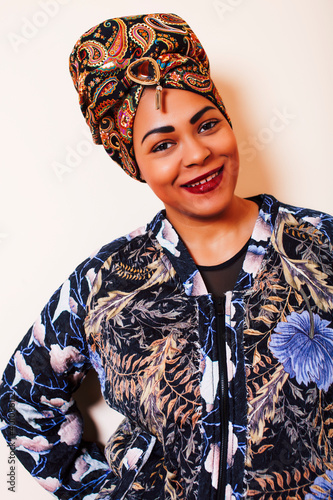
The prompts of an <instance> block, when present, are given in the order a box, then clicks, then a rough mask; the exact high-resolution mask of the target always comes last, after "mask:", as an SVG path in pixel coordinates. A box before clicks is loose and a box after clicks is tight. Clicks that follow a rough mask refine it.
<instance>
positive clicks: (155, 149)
mask: <svg viewBox="0 0 333 500" xmlns="http://www.w3.org/2000/svg"><path fill="white" fill-rule="evenodd" d="M170 147H171V142H167V141H164V142H160V143H159V144H157V145H156V146H154V147H153V149H152V152H153V153H157V152H158V151H165V150H166V149H169V148H170Z"/></svg>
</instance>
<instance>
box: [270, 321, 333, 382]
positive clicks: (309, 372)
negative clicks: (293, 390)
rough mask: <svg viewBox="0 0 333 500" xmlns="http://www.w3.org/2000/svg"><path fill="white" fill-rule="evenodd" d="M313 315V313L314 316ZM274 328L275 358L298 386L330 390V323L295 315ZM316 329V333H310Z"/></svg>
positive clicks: (332, 365)
mask: <svg viewBox="0 0 333 500" xmlns="http://www.w3.org/2000/svg"><path fill="white" fill-rule="evenodd" d="M311 314H312V313H311ZM286 320H287V321H286V322H280V323H278V324H277V326H276V328H275V329H274V331H275V332H277V333H273V334H272V336H271V340H270V343H269V347H270V350H271V351H272V353H273V354H274V356H275V357H276V358H277V359H278V360H279V361H280V362H281V363H282V364H283V366H284V369H285V371H286V372H288V373H289V374H290V376H291V377H296V380H297V382H298V383H299V384H302V383H303V384H305V385H309V383H310V382H315V383H316V384H317V386H318V388H319V389H323V390H324V391H328V389H329V386H330V385H331V383H332V379H333V329H332V328H328V325H329V324H330V322H329V321H326V320H324V319H321V318H320V316H319V315H318V314H313V325H311V316H310V314H309V312H308V311H303V312H302V313H301V314H298V313H296V312H292V313H291V315H290V316H287V318H286ZM311 330H313V331H311Z"/></svg>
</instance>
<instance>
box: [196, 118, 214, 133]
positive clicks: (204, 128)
mask: <svg viewBox="0 0 333 500" xmlns="http://www.w3.org/2000/svg"><path fill="white" fill-rule="evenodd" d="M216 124H217V120H209V121H207V122H205V123H203V124H202V125H201V127H200V128H199V132H206V131H207V130H210V129H212V128H214V127H215V125H216Z"/></svg>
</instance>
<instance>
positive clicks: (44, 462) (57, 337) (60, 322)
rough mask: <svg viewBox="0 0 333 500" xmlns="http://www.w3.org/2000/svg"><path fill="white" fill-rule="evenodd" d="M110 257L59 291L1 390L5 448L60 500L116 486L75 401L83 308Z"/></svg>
mask: <svg viewBox="0 0 333 500" xmlns="http://www.w3.org/2000/svg"><path fill="white" fill-rule="evenodd" d="M106 254H107V250H106V249H105V250H104V251H103V250H102V251H101V252H99V254H97V255H96V256H95V257H94V258H92V259H89V260H87V261H85V262H84V263H83V264H81V265H80V266H79V267H78V268H77V269H76V270H75V272H74V273H73V274H72V275H71V276H70V278H69V279H68V280H67V281H66V282H65V283H64V284H63V285H62V286H61V287H60V288H59V289H58V290H57V291H56V293H55V294H54V295H53V296H52V298H51V299H50V301H49V302H48V304H47V305H46V306H45V308H44V309H43V311H42V313H41V315H40V317H39V318H38V319H37V321H36V322H35V323H34V325H33V326H32V328H31V329H30V330H29V331H28V333H27V335H26V336H25V337H24V339H23V340H22V342H21V343H20V345H19V346H18V348H17V350H16V352H15V353H14V355H13V356H12V358H11V360H10V362H9V364H8V366H7V368H6V370H5V373H4V375H3V380H2V384H1V386H0V417H1V419H2V420H3V422H2V432H3V434H4V436H5V438H6V440H7V442H8V443H9V445H10V447H11V449H13V450H14V449H15V453H16V454H17V457H18V458H19V460H20V461H21V462H22V463H23V465H24V466H25V467H26V468H27V469H28V470H29V472H30V473H31V474H32V476H33V477H35V478H36V479H37V481H38V482H39V483H40V484H41V485H42V486H43V487H44V488H46V489H47V490H48V491H50V492H53V493H54V494H55V495H56V496H57V497H59V498H62V499H63V498H74V497H75V498H85V497H89V495H93V493H97V492H99V491H100V490H101V488H102V487H103V485H108V486H109V487H110V483H111V482H112V477H111V472H110V469H109V467H108V465H107V463H106V460H105V457H104V455H103V453H102V452H101V451H100V450H99V448H98V447H97V445H96V444H94V443H87V442H83V441H82V439H81V436H82V430H83V423H82V418H81V415H80V413H79V411H78V409H77V407H76V404H75V402H74V400H73V397H72V393H73V392H74V391H75V390H76V389H77V388H78V386H79V385H80V383H81V381H82V379H83V378H84V376H85V374H86V372H87V371H88V370H89V369H90V368H91V363H90V359H89V352H88V347H87V343H86V341H85V335H84V326H83V325H84V318H85V315H86V301H87V298H88V296H89V293H90V289H91V284H92V282H93V279H94V277H95V275H96V272H97V271H98V269H99V267H100V266H101V265H102V264H103V262H104V260H105V255H106ZM113 479H115V478H113ZM94 497H95V495H93V496H91V497H89V499H91V498H94Z"/></svg>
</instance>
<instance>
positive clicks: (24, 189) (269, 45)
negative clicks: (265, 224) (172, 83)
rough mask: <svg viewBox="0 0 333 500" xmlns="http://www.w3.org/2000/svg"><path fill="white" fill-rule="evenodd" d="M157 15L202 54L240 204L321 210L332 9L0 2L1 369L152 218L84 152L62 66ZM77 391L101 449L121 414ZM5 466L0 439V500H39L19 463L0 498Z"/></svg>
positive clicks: (325, 198) (332, 108)
mask: <svg viewBox="0 0 333 500" xmlns="http://www.w3.org/2000/svg"><path fill="white" fill-rule="evenodd" d="M121 4H122V5H121ZM139 4H140V7H139V8H138V5H139ZM158 11H160V12H174V13H177V14H179V15H181V16H183V17H184V18H185V19H186V20H187V21H188V23H189V24H190V25H191V26H192V28H193V29H194V31H195V32H196V33H197V35H198V36H199V38H200V39H201V41H202V43H203V45H204V47H205V49H206V51H207V52H208V54H209V57H210V60H211V66H212V73H213V76H214V79H215V81H216V83H217V85H218V87H219V89H220V91H221V94H222V96H223V98H224V100H225V103H226V106H227V109H228V111H229V114H230V115H231V118H232V121H233V124H234V129H235V132H236V135H237V137H238V140H239V144H240V150H241V176H240V180H239V187H238V193H239V194H241V195H244V196H247V195H252V194H256V193H258V192H263V191H265V192H269V193H271V194H273V195H275V196H277V197H278V198H280V199H281V200H282V201H286V202H290V203H294V204H297V205H304V206H311V207H313V208H316V209H318V210H322V211H326V212H331V213H333V199H332V195H331V191H332V178H333V174H332V135H333V134H332V132H333V125H332V124H333V120H332V116H333V104H332V98H331V92H332V88H333V74H332V73H333V70H332V60H333V43H332V42H333V40H332V38H333V35H332V19H333V3H332V0H318V1H315V0H271V1H267V0H216V1H214V0H205V1H204V2H203V1H197V0H182V1H179V0H168V1H166V0H165V1H163V0H151V1H150V0H148V1H142V2H141V3H139V2H138V1H137V0H126V1H124V2H116V1H112V0H94V1H92V0H16V1H14V2H6V3H5V2H2V6H1V8H0V14H1V15H0V24H1V38H0V44H1V54H2V61H1V79H0V85H1V104H0V106H1V115H2V119H1V182H0V189H1V196H0V208H1V211H0V214H1V217H0V256H1V292H0V293H1V297H0V304H1V305H0V312H1V315H0V327H1V336H2V337H1V340H2V341H1V352H0V369H1V371H2V370H3V369H4V367H5V365H6V363H7V361H8V359H9V356H10V355H11V353H12V352H13V350H14V348H15V347H16V345H17V344H18V342H19V341H20V339H21V337H22V336H23V334H24V333H25V331H26V330H27V329H28V327H29V326H30V324H31V323H32V322H33V321H34V319H35V318H36V316H37V315H38V313H39V312H40V310H41V308H42V307H43V305H44V304H45V302H46V301H47V300H48V298H49V296H50V295H51V293H52V292H53V291H54V290H55V289H56V288H57V287H58V286H59V284H60V283H61V282H62V281H64V280H65V279H66V277H67V275H68V274H69V273H70V272H71V271H72V270H73V269H74V267H75V266H76V265H77V264H78V263H79V262H81V261H82V260H83V259H84V258H85V257H86V256H87V255H88V254H89V253H91V251H92V250H94V249H95V248H97V247H99V246H100V245H102V244H103V243H106V242H108V241H110V240H111V239H113V238H115V237H117V236H120V235H122V234H124V233H126V232H128V231H129V230H131V229H134V228H135V227H137V226H139V225H142V224H143V223H145V222H146V221H147V220H149V219H150V218H152V216H153V215H154V214H155V212H156V211H157V210H158V209H159V208H161V205H160V203H159V201H158V200H156V199H155V198H154V196H153V194H151V193H150V192H149V190H148V188H147V187H146V186H144V185H141V184H140V183H137V182H136V181H134V180H131V179H130V178H128V177H127V176H126V175H125V174H124V173H123V172H122V171H121V170H120V168H119V167H117V166H116V165H114V164H113V163H112V162H111V160H110V159H109V158H108V157H107V155H106V154H105V152H104V150H103V148H102V147H101V146H99V147H98V146H94V145H93V144H92V141H91V139H90V137H89V134H88V129H87V126H86V124H85V122H84V120H83V118H82V116H81V113H80V110H79V107H78V103H77V96H76V93H75V91H74V88H73V86H72V83H71V80H70V77H69V72H68V62H67V61H68V56H69V53H70V51H71V49H72V46H73V45H74V43H75V42H76V40H77V38H78V37H79V36H80V35H81V34H82V33H83V32H84V31H86V30H87V29H88V28H90V27H92V26H93V25H95V24H97V23H99V22H101V21H103V20H105V19H107V18H110V17H115V16H120V15H129V14H138V13H148V12H158ZM61 171H62V173H61ZM87 394H90V396H89V403H88V405H86V406H88V408H87V413H88V417H86V418H87V421H88V420H90V419H91V418H92V419H93V420H94V421H95V424H94V425H93V426H92V429H91V432H93V434H95V435H96V437H97V439H98V440H100V441H102V442H103V441H105V440H106V439H107V437H108V435H109V434H110V432H111V431H112V429H113V428H114V426H115V425H116V422H117V421H118V420H119V417H117V416H116V415H115V414H114V413H113V412H112V411H111V410H109V409H108V408H106V407H105V405H104V403H103V402H101V401H100V400H99V398H98V393H96V384H95V381H94V379H91V380H90V383H89V384H87V386H86V389H85V391H84V397H83V396H82V393H81V396H80V401H81V403H82V400H83V399H86V396H87ZM8 455H9V450H8V448H6V446H5V445H4V441H3V440H2V439H1V441H0V471H1V472H0V492H1V498H2V499H4V500H7V498H8V499H12V498H15V499H17V500H18V499H25V500H30V499H31V500H32V499H36V498H38V499H41V500H42V499H44V498H45V499H47V498H51V497H50V495H49V494H47V493H46V492H44V490H43V489H42V488H40V487H39V486H38V485H37V484H36V483H35V481H34V480H32V479H31V478H30V476H29V475H28V474H27V473H26V472H25V470H24V469H23V468H22V467H21V466H19V465H18V464H17V468H16V477H17V481H16V493H15V496H13V495H14V494H13V493H11V492H8V490H7V484H6V480H7V479H6V474H7V472H8V471H9V465H8V463H7V460H8Z"/></svg>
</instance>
